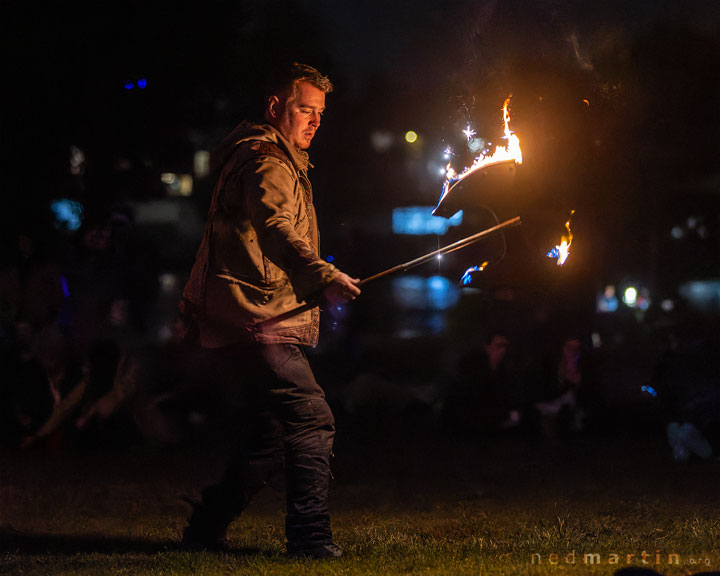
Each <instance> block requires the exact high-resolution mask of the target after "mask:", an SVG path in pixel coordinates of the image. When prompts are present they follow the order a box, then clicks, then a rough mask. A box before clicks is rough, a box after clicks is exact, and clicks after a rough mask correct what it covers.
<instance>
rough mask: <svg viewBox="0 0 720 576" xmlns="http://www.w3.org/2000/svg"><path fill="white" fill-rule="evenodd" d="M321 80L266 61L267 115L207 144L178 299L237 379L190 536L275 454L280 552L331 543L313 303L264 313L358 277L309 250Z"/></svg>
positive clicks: (334, 552)
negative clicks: (200, 220)
mask: <svg viewBox="0 0 720 576" xmlns="http://www.w3.org/2000/svg"><path fill="white" fill-rule="evenodd" d="M331 90H332V84H331V83H330V81H329V79H328V78H327V77H325V76H323V75H322V74H320V73H319V72H318V71H317V70H315V69H314V68H312V67H310V66H305V65H302V64H297V63H294V64H292V65H291V66H289V67H288V68H286V69H282V70H278V71H277V72H276V73H275V75H274V76H273V77H272V79H271V81H270V83H269V86H268V90H267V99H266V108H265V121H266V123H262V124H255V123H251V122H242V123H241V124H239V125H238V126H237V127H236V128H235V130H233V132H232V133H231V134H230V135H229V136H228V137H227V138H226V139H225V140H224V141H223V142H222V143H221V144H220V146H219V147H218V148H217V150H216V151H215V152H214V155H213V165H214V167H215V169H216V173H217V174H218V180H217V184H216V186H215V189H214V192H213V197H212V201H211V206H210V212H209V215H208V219H207V225H206V229H205V234H204V237H203V241H202V243H201V246H200V249H199V251H198V254H197V257H196V261H195V265H194V266H193V269H192V272H191V275H190V279H189V281H188V283H187V285H186V287H185V290H184V292H183V301H182V303H181V310H182V311H184V312H185V314H188V313H190V314H191V315H192V317H193V318H194V320H195V325H196V328H197V333H198V337H199V342H200V344H201V346H203V347H205V348H213V349H215V350H213V351H212V354H213V355H214V359H215V360H216V361H217V363H218V364H219V365H221V366H222V367H223V369H225V370H226V371H227V372H226V373H228V374H230V375H231V376H232V378H233V379H235V380H236V383H235V390H236V394H235V397H234V399H233V400H234V403H235V404H237V405H238V406H239V408H240V409H241V410H242V412H241V413H240V414H239V415H238V418H237V421H238V422H242V423H243V431H242V432H241V433H240V438H239V440H240V445H239V451H238V454H237V455H236V456H235V457H234V458H233V459H232V460H231V462H230V464H229V466H228V467H227V470H226V471H225V474H224V476H223V478H222V480H221V481H220V483H219V484H217V485H215V486H210V487H208V488H206V489H205V490H204V491H203V497H202V501H201V502H200V503H198V504H196V505H195V507H194V510H193V514H192V516H191V518H190V521H189V525H188V527H187V528H186V529H185V532H184V533H183V542H184V543H185V544H187V545H189V546H193V547H201V548H212V547H218V546H222V544H223V543H224V537H225V533H226V530H227V527H228V525H229V524H230V522H232V520H233V519H234V518H235V517H236V516H237V515H239V514H240V512H241V511H242V510H243V509H244V508H245V507H246V506H247V505H248V503H249V502H250V500H251V499H252V497H253V496H254V495H255V493H257V492H258V491H259V490H260V488H262V487H263V486H264V485H266V484H267V483H268V482H269V481H270V479H271V477H272V475H273V473H274V472H275V471H276V468H277V467H278V466H282V465H283V463H284V466H285V475H286V478H285V482H286V499H287V514H286V521H285V532H286V537H287V554H288V556H291V557H311V558H326V557H337V556H340V555H341V554H342V551H341V550H340V548H339V547H337V546H336V545H335V544H334V542H333V539H332V532H331V529H330V517H329V513H328V505H327V496H328V484H329V478H330V464H329V458H330V450H331V448H332V441H333V436H334V433H335V427H334V420H333V416H332V413H331V411H330V408H329V407H328V405H327V403H326V401H325V396H324V393H323V391H322V389H321V388H320V387H319V386H318V384H317V383H316V381H315V379H314V377H313V374H312V371H311V369H310V366H309V364H308V361H307V358H306V356H305V353H304V350H303V349H302V346H308V345H309V346H314V345H315V344H316V343H317V338H318V326H319V311H318V310H317V308H315V309H312V310H310V311H307V312H304V313H302V314H298V315H296V316H294V317H292V318H289V319H286V320H284V321H282V322H279V323H266V324H263V323H262V321H263V320H266V319H269V318H273V317H275V316H277V315H279V314H282V313H283V312H286V311H288V310H291V309H293V308H295V307H297V306H298V305H299V304H300V303H302V302H304V301H307V300H308V299H312V298H316V297H319V296H320V295H322V296H323V297H324V299H325V300H326V301H328V302H329V303H330V304H339V303H342V302H346V301H348V300H352V299H354V298H356V297H357V296H358V295H359V294H360V289H359V288H358V286H357V284H358V282H359V280H358V279H353V278H350V277H349V276H347V275H346V274H344V273H342V272H340V271H339V270H338V269H336V268H335V267H334V266H333V265H331V264H329V263H327V262H325V261H323V260H322V259H321V258H319V256H318V230H317V223H316V219H315V210H314V208H313V203H312V189H311V186H310V181H309V180H308V174H307V171H308V168H309V167H310V164H309V162H308V155H307V153H306V152H304V150H306V149H307V148H308V147H309V146H310V142H311V141H312V139H313V137H314V136H315V132H316V131H317V129H318V127H319V126H320V120H321V116H322V113H323V111H324V110H325V94H326V93H328V92H330V91H331Z"/></svg>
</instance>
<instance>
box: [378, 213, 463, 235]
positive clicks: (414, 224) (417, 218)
mask: <svg viewBox="0 0 720 576" xmlns="http://www.w3.org/2000/svg"><path fill="white" fill-rule="evenodd" d="M432 212H433V208H432V207H429V206H408V207H404V208H395V209H394V210H393V215H392V226H393V233H395V234H413V235H425V234H438V235H443V234H445V233H446V232H447V231H448V229H449V228H450V227H451V226H459V225H460V224H461V223H462V218H463V213H462V210H460V211H459V212H456V213H455V214H454V215H453V216H452V217H450V218H442V217H440V216H433V213H432Z"/></svg>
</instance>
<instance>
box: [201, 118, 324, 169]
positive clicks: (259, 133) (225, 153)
mask: <svg viewBox="0 0 720 576" xmlns="http://www.w3.org/2000/svg"><path fill="white" fill-rule="evenodd" d="M251 141H260V142H272V143H274V144H277V145H278V146H279V147H280V148H281V149H282V150H283V151H284V152H285V153H286V154H287V155H288V158H290V160H291V161H292V163H293V164H294V165H295V169H296V170H307V169H308V167H311V166H312V164H310V161H309V157H308V154H307V152H305V151H304V150H298V149H297V148H295V146H293V145H292V144H290V142H289V141H288V140H287V138H285V136H283V135H282V134H281V133H280V132H279V131H278V130H277V129H276V128H275V127H274V126H272V125H271V124H267V123H263V124H258V123H255V122H250V121H247V120H246V121H243V122H240V124H238V125H237V126H235V128H234V129H233V131H232V132H230V134H228V135H227V136H226V137H225V138H224V139H223V140H222V141H221V142H220V144H218V146H217V147H216V148H215V150H213V152H212V154H211V156H210V169H211V172H212V173H213V174H219V172H220V170H222V167H223V166H224V165H225V163H226V162H227V161H228V160H229V159H230V156H232V154H233V153H234V152H235V149H236V148H237V147H238V146H239V145H240V144H242V143H243V142H251Z"/></svg>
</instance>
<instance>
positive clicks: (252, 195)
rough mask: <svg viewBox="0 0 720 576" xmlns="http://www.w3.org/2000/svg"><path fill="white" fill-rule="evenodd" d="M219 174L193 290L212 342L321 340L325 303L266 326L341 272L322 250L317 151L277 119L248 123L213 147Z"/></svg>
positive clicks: (202, 332)
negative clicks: (313, 177) (292, 139)
mask: <svg viewBox="0 0 720 576" xmlns="http://www.w3.org/2000/svg"><path fill="white" fill-rule="evenodd" d="M213 164H214V165H215V166H216V167H217V171H216V173H219V176H218V180H217V184H216V185H215V189H214V191H213V196H212V201H211V205H210V211H209V213H208V217H207V223H206V228H205V233H204V235H203V239H202V243H201V245H200V249H199V250H198V253H197V256H196V258H195V264H194V266H193V268H192V271H191V273H190V279H189V280H188V282H187V284H186V286H185V290H184V291H183V302H182V307H184V308H190V309H191V310H192V312H193V315H194V317H195V319H196V322H197V328H198V331H199V340H200V344H201V345H202V346H205V347H208V348H217V347H220V346H227V345H230V344H237V343H243V342H253V341H254V342H262V343H281V342H289V343H297V344H306V345H310V346H314V345H315V344H317V338H318V327H319V311H318V309H317V308H315V309H313V310H312V311H308V312H304V313H302V314H299V315H297V316H295V317H294V318H290V319H288V320H285V321H283V322H281V323H279V324H276V325H274V326H273V327H272V328H267V329H263V330H261V329H260V328H259V327H258V325H257V323H258V322H259V321H261V320H265V319H268V318H272V317H274V316H277V315H278V314H282V313H283V312H287V311H288V310H290V309H292V308H295V307H296V306H298V305H299V304H301V303H303V302H304V301H305V299H306V298H308V297H311V296H317V295H319V293H320V292H321V291H322V289H323V288H324V287H325V286H327V284H329V283H330V282H331V281H332V279H333V278H334V277H335V276H336V274H337V269H336V268H335V267H334V266H333V265H332V264H329V263H327V262H325V261H324V260H322V259H321V258H320V257H319V256H318V242H319V238H318V229H317V222H316V218H315V209H314V207H313V203H312V188H311V186H310V181H309V180H308V176H307V169H308V167H309V166H310V164H309V162H308V157H307V154H306V153H305V152H303V151H301V150H297V149H296V148H295V147H293V146H292V145H291V144H290V143H289V142H288V140H286V139H285V138H284V137H283V135H282V134H280V132H278V131H277V130H276V129H275V128H273V127H272V126H271V125H269V124H253V123H250V122H243V123H241V124H239V125H238V126H237V127H236V128H235V130H233V132H232V133H231V134H230V135H229V136H228V137H227V138H226V139H225V140H224V141H223V142H222V143H221V144H220V145H219V146H218V148H217V150H216V151H215V152H214V153H213Z"/></svg>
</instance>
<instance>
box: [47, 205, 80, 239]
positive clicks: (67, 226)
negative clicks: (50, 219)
mask: <svg viewBox="0 0 720 576" xmlns="http://www.w3.org/2000/svg"><path fill="white" fill-rule="evenodd" d="M50 210H51V211H52V212H53V214H54V215H55V222H54V226H55V228H56V229H57V230H64V231H69V232H74V231H76V230H79V229H80V226H82V223H83V218H84V217H85V209H84V208H83V205H82V204H80V202H77V201H76V200H69V199H67V198H60V199H59V200H54V201H53V202H52V203H51V204H50Z"/></svg>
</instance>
